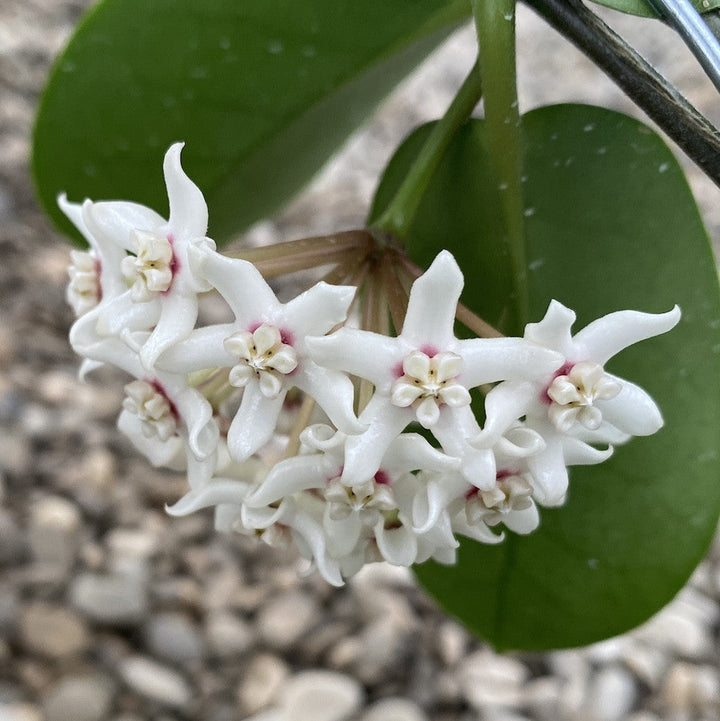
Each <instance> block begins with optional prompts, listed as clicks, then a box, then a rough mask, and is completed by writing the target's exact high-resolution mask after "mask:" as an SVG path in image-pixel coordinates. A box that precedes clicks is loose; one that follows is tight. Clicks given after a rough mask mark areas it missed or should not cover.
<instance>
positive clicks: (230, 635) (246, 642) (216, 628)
mask: <svg viewBox="0 0 720 721" xmlns="http://www.w3.org/2000/svg"><path fill="white" fill-rule="evenodd" d="M205 634H206V637H207V642H208V644H209V646H210V650H211V651H212V652H213V653H214V654H215V655H216V656H220V657H222V658H226V657H232V656H237V655H239V654H242V653H245V652H246V651H247V650H248V649H249V648H250V647H251V646H252V644H253V642H254V640H255V634H254V633H253V629H252V627H251V626H250V625H249V624H248V623H246V622H245V621H243V620H242V619H241V618H239V617H238V616H236V615H234V614H232V613H225V612H218V613H213V614H211V615H210V617H209V618H208V620H207V623H206V627H205Z"/></svg>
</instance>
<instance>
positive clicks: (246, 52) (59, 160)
mask: <svg viewBox="0 0 720 721" xmlns="http://www.w3.org/2000/svg"><path fill="white" fill-rule="evenodd" d="M468 14H469V4H468V3H466V2H465V1H464V0H452V1H450V2H448V0H413V1H412V2H408V0H363V1H362V2H349V1H346V0H340V1H339V0H303V2H292V1H291V0H203V2H200V3H198V2H195V0H104V1H103V2H101V3H99V4H98V5H97V6H96V7H95V8H94V9H93V10H92V11H91V12H90V13H89V14H88V15H87V16H86V18H85V19H84V21H83V23H82V24H81V25H80V27H79V28H78V30H77V31H76V33H75V35H74V37H73V38H72V40H71V42H70V44H69V46H68V47H67V49H66V50H65V52H64V53H63V54H62V55H61V57H60V58H59V59H58V61H57V63H56V65H55V68H54V71H53V73H52V75H51V78H50V81H49V84H48V87H47V89H46V91H45V94H44V97H43V99H42V103H41V107H40V112H39V116H38V119H37V124H36V128H35V148H34V170H35V177H36V182H37V186H38V190H39V194H40V198H41V200H42V202H43V204H44V206H45V208H46V210H47V211H48V212H49V213H50V215H51V216H52V217H53V218H54V220H55V221H56V222H57V223H58V225H59V226H60V227H61V228H63V229H64V230H66V231H67V232H68V233H70V232H71V226H70V224H69V223H68V221H67V220H66V219H65V218H64V216H63V215H62V213H60V211H59V210H58V208H57V205H56V201H55V199H56V196H57V194H58V193H59V192H66V193H67V195H68V197H69V198H70V199H71V200H74V201H78V200H82V199H83V198H84V197H86V196H91V197H92V198H93V199H96V200H99V199H123V200H134V201H137V202H141V203H144V204H146V205H149V206H150V207H153V208H155V209H156V210H158V211H159V212H164V210H165V209H166V208H167V200H166V198H165V194H164V188H163V184H162V175H161V167H162V157H163V154H164V152H165V150H167V148H168V147H169V146H170V145H171V144H172V143H173V142H176V141H178V140H184V141H185V142H186V143H187V147H186V149H185V151H184V155H183V160H184V164H185V168H186V171H187V172H188V174H189V175H190V177H191V178H192V179H193V180H194V181H195V182H196V183H197V184H198V185H199V186H200V188H201V189H202V191H203V192H204V193H205V195H206V198H207V200H208V205H209V208H210V222H211V226H210V234H211V235H212V236H213V237H214V238H215V239H216V240H218V241H224V240H227V238H228V236H229V235H231V234H232V233H235V232H238V231H239V230H241V229H243V228H244V227H246V226H247V225H248V224H250V223H251V222H253V221H255V220H257V219H259V218H261V217H263V216H264V215H265V214H266V213H268V212H270V211H272V210H274V209H275V208H276V207H277V206H278V205H279V204H280V203H282V202H283V201H285V200H287V199H288V198H289V197H290V196H291V195H292V194H293V193H294V192H295V191H297V190H298V189H299V188H300V187H301V186H302V185H303V184H304V183H305V182H307V180H308V179H309V178H310V177H311V176H312V175H313V173H315V172H316V171H317V170H318V169H319V168H320V167H321V166H322V164H323V163H324V162H325V160H327V158H328V157H329V155H330V154H331V153H332V152H333V151H334V150H335V149H337V147H338V146H339V145H340V144H341V143H342V141H343V140H344V139H345V138H346V137H347V135H348V134H349V133H350V132H351V131H352V130H353V129H354V128H356V127H357V126H358V124H359V123H361V122H362V121H363V120H364V119H365V117H366V116H367V115H368V113H369V112H370V111H371V110H372V109H373V107H374V106H375V105H376V104H377V102H378V101H379V100H380V99H382V98H383V97H384V95H385V94H386V93H387V92H388V91H389V90H390V89H391V88H392V87H393V86H394V85H395V84H396V83H397V82H398V80H400V79H401V78H402V77H403V76H404V75H405V74H406V73H407V72H408V71H409V70H411V69H412V68H413V67H414V66H415V65H416V64H417V63H418V62H419V61H420V60H421V59H422V58H423V57H424V56H425V55H426V54H427V53H428V52H429V51H430V50H432V48H434V47H435V46H436V45H437V44H438V43H439V42H440V41H441V40H442V39H443V38H444V37H445V36H446V35H447V34H448V33H449V32H450V30H451V29H453V28H454V27H455V26H456V25H457V24H458V22H460V21H461V20H462V19H464V18H465V17H467V15H468Z"/></svg>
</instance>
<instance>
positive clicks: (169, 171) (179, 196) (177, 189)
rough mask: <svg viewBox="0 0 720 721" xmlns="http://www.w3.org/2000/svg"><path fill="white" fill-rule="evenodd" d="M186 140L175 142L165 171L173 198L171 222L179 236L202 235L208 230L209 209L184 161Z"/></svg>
mask: <svg viewBox="0 0 720 721" xmlns="http://www.w3.org/2000/svg"><path fill="white" fill-rule="evenodd" d="M184 145H185V143H174V144H173V145H171V146H170V148H169V149H168V151H167V152H166V153H165V158H164V160H163V173H164V175H165V185H166V186H167V192H168V199H169V201H170V218H169V222H168V225H169V226H170V227H171V228H172V229H173V233H174V234H175V235H176V236H179V235H183V236H185V237H187V238H201V237H203V236H204V235H205V233H207V226H208V209H207V204H206V202H205V198H204V197H203V194H202V192H201V190H200V188H198V187H197V185H195V183H193V182H192V180H190V178H188V176H187V175H186V174H185V171H184V170H183V168H182V164H181V163H180V154H181V152H182V149H183V147H184Z"/></svg>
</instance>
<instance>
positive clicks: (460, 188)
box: [377, 105, 720, 649]
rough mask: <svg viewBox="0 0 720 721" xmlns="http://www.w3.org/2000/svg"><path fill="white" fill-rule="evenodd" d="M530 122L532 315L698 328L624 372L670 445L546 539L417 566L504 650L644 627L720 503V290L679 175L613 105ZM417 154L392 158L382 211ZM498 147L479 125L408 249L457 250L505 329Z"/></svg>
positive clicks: (701, 544)
mask: <svg viewBox="0 0 720 721" xmlns="http://www.w3.org/2000/svg"><path fill="white" fill-rule="evenodd" d="M524 127H525V131H526V139H527V182H526V184H525V191H526V208H527V210H526V230H527V249H528V261H529V262H528V264H529V268H530V281H529V282H530V296H531V311H532V320H539V319H540V318H541V317H542V316H543V314H544V312H545V310H546V308H547V305H548V302H549V301H550V300H551V299H552V298H556V299H557V300H559V301H561V302H563V303H564V304H566V305H568V306H570V307H572V308H573V309H575V310H576V311H577V314H578V321H577V323H576V325H575V328H574V330H576V331H577V330H579V329H581V328H582V327H583V326H584V325H586V324H587V323H588V322H590V321H591V320H593V319H594V318H597V317H599V316H602V315H604V314H606V313H609V312H612V311H615V310H620V309H624V308H632V309H637V310H643V311H648V312H661V311H666V310H669V309H670V308H672V306H673V305H674V304H675V303H677V304H679V305H680V307H681V308H682V311H683V319H682V321H681V323H680V325H679V326H678V327H676V328H675V329H674V330H673V331H671V332H670V333H668V334H666V335H664V336H661V337H658V338H654V339H652V340H649V341H645V342H643V343H640V344H638V345H636V346H633V347H631V348H629V349H627V350H625V351H623V352H622V353H620V354H619V355H618V356H617V357H616V358H613V359H612V360H611V361H610V362H609V364H608V369H609V371H610V372H612V373H615V374H617V375H619V376H621V377H624V378H627V379H629V380H632V381H634V382H636V383H638V384H639V385H641V386H642V387H644V388H645V389H646V390H648V391H649V392H650V393H651V395H652V396H653V397H654V399H655V400H656V401H657V403H658V405H659V406H660V408H661V409H662V412H663V414H664V417H665V422H666V425H665V427H664V428H663V429H662V430H661V431H660V432H659V433H658V434H656V435H655V436H652V437H649V438H635V439H633V440H631V441H630V443H628V444H627V445H625V446H623V447H621V448H618V449H617V450H616V453H615V455H614V456H613V458H611V459H610V461H608V462H606V463H604V464H602V465H598V466H593V467H573V468H571V471H570V476H571V478H570V493H569V501H568V503H567V504H566V505H565V506H564V507H562V508H559V509H553V510H550V509H541V525H540V528H539V530H538V531H536V532H535V533H534V534H532V535H530V536H525V537H521V536H517V535H514V534H512V533H508V538H507V539H506V541H505V542H504V543H503V544H500V545H498V546H483V545H480V544H477V543H475V542H471V541H463V544H462V548H461V549H460V554H459V564H458V565H457V566H456V567H443V566H440V565H437V564H434V563H427V564H424V565H422V566H418V567H417V569H416V570H417V574H418V577H419V578H420V580H421V582H422V583H423V584H424V585H425V586H426V587H427V589H428V590H429V591H430V592H431V593H432V594H433V595H434V596H435V597H436V598H437V599H438V601H439V602H440V604H441V605H442V606H443V607H445V608H446V609H447V610H448V611H449V612H450V613H452V614H454V615H456V616H457V617H458V618H459V619H460V620H461V621H462V622H463V623H464V624H465V625H467V626H468V627H469V628H471V629H473V630H475V631H476V632H477V633H478V634H479V635H480V636H482V637H484V638H486V639H488V640H490V641H491V642H492V643H493V644H495V645H496V646H497V647H498V648H501V649H505V648H525V649H546V648H558V647H566V646H577V645H581V644H587V643H591V642H593V641H596V640H599V639H602V638H606V637H609V636H612V635H615V634H618V633H621V632H623V631H626V630H627V629H630V628H632V627H634V626H636V625H638V624H640V623H642V622H643V621H644V620H646V619H647V618H648V617H649V616H651V615H652V614H653V613H655V612H656V611H657V610H659V609H660V608H661V607H662V606H663V605H664V604H666V603H667V602H668V601H669V600H670V599H671V598H672V597H673V596H674V594H675V593H677V591H678V590H679V589H680V588H681V587H682V585H683V584H684V583H685V582H686V580H687V578H688V576H689V575H690V573H691V572H692V570H693V569H694V567H695V566H696V564H697V563H698V562H699V561H700V559H701V558H702V556H703V554H704V553H705V551H706V550H707V547H708V544H709V542H710V540H711V538H712V536H713V534H714V531H715V528H716V522H717V518H718V511H719V506H720V483H719V482H718V479H719V478H720V456H719V451H720V355H719V354H720V306H719V303H718V283H717V277H716V272H715V265H714V260H713V257H712V254H711V251H710V248H709V243H708V238H707V235H706V233H705V230H704V228H703V225H702V222H701V219H700V217H699V214H698V211H697V208H696V205H695V202H694V200H693V198H692V196H691V194H690V191H689V189H688V187H687V184H686V181H685V178H684V176H683V174H682V171H681V169H680V167H679V166H678V164H677V162H676V161H675V159H674V158H673V156H672V154H671V152H670V151H669V149H668V148H667V147H666V146H665V145H664V143H663V142H662V140H661V139H660V138H659V137H658V136H657V135H655V134H654V132H653V131H651V130H650V129H648V128H647V127H645V126H643V125H642V124H640V123H639V122H637V121H635V120H633V119H630V118H628V117H626V116H623V115H620V114H618V113H614V112H611V111H608V110H604V109H600V108H594V107H589V106H572V105H562V106H553V107H548V108H542V109H539V110H536V111H533V112H531V113H529V114H528V115H526V116H525V118H524ZM416 142H417V138H415V139H411V140H410V141H409V142H408V143H407V144H406V145H405V146H404V147H403V148H401V149H400V151H399V153H398V154H397V155H396V156H395V158H394V159H393V161H392V162H391V164H390V166H389V169H388V172H387V174H386V176H385V179H384V182H383V184H382V187H381V188H380V191H379V193H378V198H377V204H378V205H379V206H382V205H383V204H384V203H385V202H387V201H386V199H387V198H388V197H389V196H390V194H391V193H390V191H391V187H390V186H391V183H394V182H396V179H397V177H399V176H400V175H401V168H402V166H403V165H406V164H407V163H408V162H410V159H411V156H412V152H411V151H412V148H413V145H414V144H415V143H416ZM483 143H484V135H483V123H482V121H479V120H478V121H472V122H471V124H470V125H469V126H467V127H466V129H465V131H464V132H463V133H462V134H461V135H459V136H458V137H457V139H456V140H455V141H454V142H453V145H452V146H451V149H450V151H449V152H448V153H447V155H446V157H445V158H444V160H443V163H442V166H441V168H440V170H439V172H438V174H437V176H436V178H435V179H434V181H433V184H432V186H431V187H430V189H429V191H428V193H427V197H426V198H425V199H424V203H423V206H422V209H421V212H420V213H419V215H418V217H417V218H416V220H415V222H414V225H413V227H412V229H411V233H410V239H409V241H408V245H409V250H410V253H411V255H413V256H414V257H415V258H416V259H417V260H418V261H420V262H423V263H427V260H428V259H429V258H430V257H432V255H434V254H435V252H437V250H438V249H439V248H441V247H446V248H448V249H449V250H451V251H453V252H454V253H456V254H457V256H458V258H459V259H460V263H461V267H462V268H463V270H464V273H465V278H466V290H465V300H466V302H467V303H468V304H470V305H472V307H473V309H474V310H475V311H476V312H478V313H479V314H480V315H481V316H483V317H487V319H488V320H491V319H492V318H497V316H498V312H499V309H500V307H501V306H502V303H501V302H499V301H498V300H497V299H496V298H493V297H492V293H491V292H488V293H484V292H483V283H484V282H486V281H485V280H481V281H480V282H478V279H485V278H487V277H488V276H489V275H491V274H492V273H493V272H497V273H498V276H499V277H507V275H508V273H509V270H508V269H507V268H506V267H503V254H502V252H500V251H499V250H498V246H499V245H501V243H498V241H497V238H493V234H494V233H497V232H501V231H499V230H498V225H497V224H494V221H492V220H488V219H492V218H494V217H495V216H494V213H495V210H494V208H493V207H486V204H488V203H490V204H492V203H494V202H495V200H494V198H495V186H494V183H493V181H492V178H491V177H490V176H489V174H488V172H487V170H486V168H484V167H483V166H482V155H483V151H482V148H483ZM470 160H472V162H469V161H470ZM468 207H473V208H475V211H474V212H472V213H468V212H467V208H468ZM486 222H487V223H488V225H486V224H485V223H486ZM500 284H501V283H500V281H498V285H500ZM492 292H495V289H493V291H492Z"/></svg>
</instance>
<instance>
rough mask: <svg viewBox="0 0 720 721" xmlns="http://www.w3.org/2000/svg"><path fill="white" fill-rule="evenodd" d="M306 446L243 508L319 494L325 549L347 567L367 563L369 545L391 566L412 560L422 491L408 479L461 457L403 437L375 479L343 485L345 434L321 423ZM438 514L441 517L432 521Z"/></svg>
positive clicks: (453, 464) (308, 433)
mask: <svg viewBox="0 0 720 721" xmlns="http://www.w3.org/2000/svg"><path fill="white" fill-rule="evenodd" d="M301 441H302V449H303V451H304V452H303V453H302V454H301V455H299V456H295V457H294V458H288V459H285V460H283V461H281V462H280V463H278V464H277V465H276V466H275V467H274V468H273V469H272V470H271V471H270V473H269V474H268V476H267V478H265V480H264V481H263V482H262V483H261V484H259V485H258V487H257V489H256V490H255V491H254V492H253V493H252V494H250V495H249V496H248V497H247V498H246V499H245V503H246V505H247V506H248V507H251V508H261V507H271V506H273V505H275V504H277V503H278V502H279V501H281V500H282V499H284V498H287V497H289V496H293V495H295V494H297V493H301V492H304V491H314V492H315V493H316V495H318V496H322V498H323V500H324V501H325V507H324V512H323V528H324V532H325V534H326V536H327V546H328V552H329V554H330V555H331V556H332V557H333V558H335V559H338V560H339V561H343V568H348V567H350V566H352V565H354V564H352V563H351V562H350V561H349V560H348V557H351V556H354V555H358V554H359V556H360V559H361V561H360V564H359V565H362V563H363V562H364V560H365V555H366V546H367V542H368V540H372V542H373V543H375V544H377V548H378V551H379V554H380V556H381V557H382V558H383V559H384V560H387V561H389V562H390V563H393V564H395V565H400V566H409V565H411V564H412V563H415V561H416V559H417V554H418V536H419V535H421V534H418V532H417V531H416V529H414V528H413V523H412V521H411V515H412V506H413V502H414V494H415V493H416V492H419V490H420V488H419V485H418V484H417V483H415V482H414V480H410V477H413V479H414V476H413V474H412V473H411V471H415V470H418V469H428V470H433V471H441V470H442V471H446V470H448V469H453V470H454V469H457V467H458V465H459V463H458V461H457V459H455V458H451V457H449V456H447V455H445V454H444V453H441V452H440V451H438V450H436V449H434V448H433V447H432V446H431V445H430V444H429V443H428V442H427V441H426V440H425V439H424V438H422V436H419V435H417V434H415V433H405V434H402V435H401V436H400V437H398V438H397V439H395V440H394V441H393V442H392V443H391V444H390V446H389V447H388V449H387V450H386V452H385V454H384V456H383V458H382V461H381V464H380V468H379V469H378V471H376V473H374V474H373V476H371V477H369V478H366V479H364V480H363V481H362V482H361V483H359V484H356V485H354V486H352V487H349V486H346V485H345V484H343V483H342V482H341V481H340V476H341V475H342V471H343V466H344V455H345V441H346V435H345V434H344V433H341V432H339V431H338V432H334V431H333V430H332V429H331V428H330V427H329V426H326V425H322V424H318V425H314V426H310V427H309V428H307V429H305V431H303V433H302V435H301ZM408 484H410V485H408ZM410 489H412V490H410ZM398 491H399V497H397V498H396V495H397V492H398ZM439 517H440V513H439V512H438V513H437V515H436V516H435V521H438V519H439ZM435 525H437V523H433V524H432V526H431V525H430V524H428V526H427V528H425V529H423V531H422V533H423V534H427V533H430V532H432V531H435V528H434V526H435ZM447 530H448V532H449V523H448V524H447ZM450 535H451V534H450ZM451 542H452V541H451ZM358 567H359V566H358Z"/></svg>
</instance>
